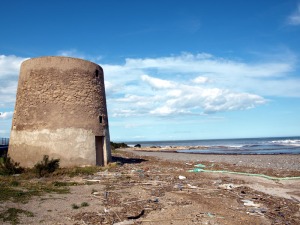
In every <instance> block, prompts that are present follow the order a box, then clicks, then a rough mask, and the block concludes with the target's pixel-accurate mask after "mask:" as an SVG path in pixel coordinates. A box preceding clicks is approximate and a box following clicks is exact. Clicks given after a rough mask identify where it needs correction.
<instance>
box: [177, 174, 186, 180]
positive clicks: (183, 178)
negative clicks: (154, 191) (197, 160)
mask: <svg viewBox="0 0 300 225" xmlns="http://www.w3.org/2000/svg"><path fill="white" fill-rule="evenodd" d="M178 178H179V180H185V179H186V177H185V176H181V175H179V176H178Z"/></svg>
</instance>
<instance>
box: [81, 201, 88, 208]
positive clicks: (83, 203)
mask: <svg viewBox="0 0 300 225" xmlns="http://www.w3.org/2000/svg"><path fill="white" fill-rule="evenodd" d="M89 205H90V204H89V203H87V202H82V203H81V207H87V206H89Z"/></svg>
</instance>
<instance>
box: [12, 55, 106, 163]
mask: <svg viewBox="0 0 300 225" xmlns="http://www.w3.org/2000/svg"><path fill="white" fill-rule="evenodd" d="M96 136H101V137H103V140H104V141H103V146H102V147H103V148H102V153H103V154H102V156H101V157H103V159H102V160H100V161H101V162H102V163H101V164H106V163H107V162H108V161H109V160H110V157H111V156H110V145H109V143H108V142H109V130H108V117H107V108H106V97H105V86H104V75H103V70H102V68H101V67H100V66H99V65H97V64H94V63H92V62H89V61H85V60H81V59H75V58H68V57H41V58H34V59H30V60H27V61H24V62H23V63H22V65H21V70H20V77H19V83H18V90H17V99H16V105H15V111H14V116H13V121H12V129H11V138H10V146H9V152H8V153H9V155H10V156H11V157H12V158H13V159H14V160H15V161H17V162H20V163H21V165H22V166H26V167H32V166H33V165H34V164H35V163H36V162H37V161H40V160H41V159H42V157H43V155H49V156H50V157H53V158H60V159H61V166H74V165H95V164H96V157H99V155H97V154H96V150H95V148H96V147H95V146H96V143H95V137H96Z"/></svg>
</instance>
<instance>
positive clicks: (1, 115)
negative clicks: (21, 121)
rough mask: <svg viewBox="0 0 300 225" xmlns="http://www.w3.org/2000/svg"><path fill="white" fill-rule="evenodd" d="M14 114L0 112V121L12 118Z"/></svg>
mask: <svg viewBox="0 0 300 225" xmlns="http://www.w3.org/2000/svg"><path fill="white" fill-rule="evenodd" d="M13 114H14V112H0V119H3V120H5V119H10V118H12V116H13Z"/></svg>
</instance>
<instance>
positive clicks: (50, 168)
mask: <svg viewBox="0 0 300 225" xmlns="http://www.w3.org/2000/svg"><path fill="white" fill-rule="evenodd" d="M58 168H59V159H49V156H48V155H44V158H43V160H42V161H41V162H38V163H37V164H35V165H34V169H35V172H36V174H37V175H38V176H39V177H44V176H47V175H49V174H50V173H53V172H54V171H55V170H57V169H58Z"/></svg>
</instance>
